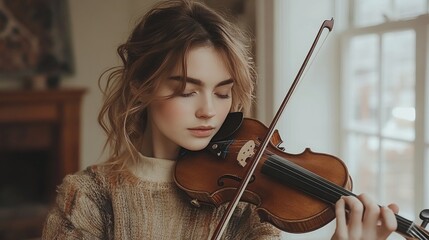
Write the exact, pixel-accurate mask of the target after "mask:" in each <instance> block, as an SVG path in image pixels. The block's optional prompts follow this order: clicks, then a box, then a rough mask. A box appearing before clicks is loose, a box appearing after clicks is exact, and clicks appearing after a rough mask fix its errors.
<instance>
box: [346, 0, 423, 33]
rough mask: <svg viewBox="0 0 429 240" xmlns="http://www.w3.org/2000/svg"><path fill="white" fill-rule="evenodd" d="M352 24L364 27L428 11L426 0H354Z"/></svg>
mask: <svg viewBox="0 0 429 240" xmlns="http://www.w3.org/2000/svg"><path fill="white" fill-rule="evenodd" d="M354 5H355V7H354V9H355V10H354V18H355V19H354V25H355V26H357V27H365V26H371V25H377V24H381V23H384V22H386V21H396V20H401V19H407V18H413V17H417V16H418V15H421V14H425V13H427V12H428V6H427V0H354Z"/></svg>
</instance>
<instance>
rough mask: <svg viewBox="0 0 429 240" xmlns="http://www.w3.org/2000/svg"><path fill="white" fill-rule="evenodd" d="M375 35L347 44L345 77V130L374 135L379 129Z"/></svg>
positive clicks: (376, 38) (377, 45) (376, 37)
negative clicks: (346, 87) (346, 98)
mask: <svg viewBox="0 0 429 240" xmlns="http://www.w3.org/2000/svg"><path fill="white" fill-rule="evenodd" d="M378 39H379V38H378V36H377V35H372V34H371V35H364V36H359V37H355V38H353V39H352V40H351V42H350V57H349V59H348V60H349V61H350V65H349V66H350V71H349V74H348V83H349V85H348V89H347V91H348V94H347V95H348V96H350V105H349V106H350V108H349V109H348V111H349V112H348V114H347V119H348V124H347V125H348V127H349V128H353V129H355V130H356V129H359V130H361V131H365V132H371V133H375V132H376V131H377V126H378V121H377V118H378V115H377V113H378V105H379V99H378V93H377V92H378V82H379V70H378V69H379V67H378V66H379V64H378V60H377V59H378V54H379V44H378Z"/></svg>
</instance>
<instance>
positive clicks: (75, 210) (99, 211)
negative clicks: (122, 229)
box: [42, 168, 112, 239]
mask: <svg viewBox="0 0 429 240" xmlns="http://www.w3.org/2000/svg"><path fill="white" fill-rule="evenodd" d="M107 196H108V194H107V191H106V190H104V187H103V184H102V182H101V181H99V179H98V178H97V176H96V174H95V172H94V171H93V170H92V169H90V168H88V169H86V170H85V171H82V172H79V173H76V174H74V175H69V176H67V177H66V178H64V181H63V183H62V184H61V185H60V186H59V188H58V195H57V199H56V204H55V206H54V207H53V209H52V210H51V212H50V213H49V215H48V217H47V219H46V222H45V226H44V229H43V234H42V239H110V238H111V235H110V233H111V232H112V230H111V229H110V227H111V225H112V224H109V223H111V222H112V220H111V219H112V218H111V217H112V210H111V205H110V203H109V201H108V200H107Z"/></svg>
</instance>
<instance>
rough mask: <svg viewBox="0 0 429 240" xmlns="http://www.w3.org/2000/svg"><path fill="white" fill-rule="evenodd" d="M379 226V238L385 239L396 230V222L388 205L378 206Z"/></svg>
mask: <svg viewBox="0 0 429 240" xmlns="http://www.w3.org/2000/svg"><path fill="white" fill-rule="evenodd" d="M380 217H381V226H380V227H379V231H378V234H377V235H378V238H379V239H386V238H387V237H388V236H389V235H390V234H391V233H392V232H393V231H395V230H396V228H397V226H398V223H397V221H396V217H395V214H394V213H393V211H392V209H390V208H388V207H384V206H383V207H381V208H380Z"/></svg>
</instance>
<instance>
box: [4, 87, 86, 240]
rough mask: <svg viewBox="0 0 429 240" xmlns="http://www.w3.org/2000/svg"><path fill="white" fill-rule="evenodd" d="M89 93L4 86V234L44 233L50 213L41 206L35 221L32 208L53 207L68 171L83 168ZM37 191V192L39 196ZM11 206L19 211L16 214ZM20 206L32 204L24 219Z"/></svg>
mask: <svg viewBox="0 0 429 240" xmlns="http://www.w3.org/2000/svg"><path fill="white" fill-rule="evenodd" d="M84 92H85V91H84V90H83V89H55V90H40V91H34V90H32V91H31V90H8V91H5V90H3V91H0V164H1V165H0V166H1V169H2V170H0V175H1V176H3V177H0V198H1V199H0V238H1V239H8V238H12V237H13V238H31V237H37V236H30V235H31V233H30V232H33V233H32V234H33V235H34V234H35V233H34V232H35V231H36V232H37V231H39V233H38V234H40V231H41V226H42V224H43V222H40V221H41V219H44V217H45V216H44V215H43V214H42V216H41V215H40V211H38V210H37V211H35V212H38V213H39V214H38V216H36V215H37V214H34V215H35V216H34V217H33V219H35V220H34V221H31V219H32V216H31V207H32V206H39V207H40V204H42V205H43V204H45V205H46V206H47V208H48V206H49V204H50V203H51V202H52V201H53V199H54V197H55V188H56V186H57V185H58V184H60V183H61V181H62V179H63V178H64V176H65V175H66V174H69V173H73V172H76V171H78V170H79V162H80V159H79V157H80V118H81V115H80V111H81V110H80V108H81V101H82V97H83V95H84ZM41 175H44V176H41ZM28 178H32V179H28ZM35 181H39V183H36V182H35ZM26 183H27V185H25V184H26ZM14 188H15V189H14ZM35 188H36V190H34V189H35ZM31 192H34V195H35V196H34V199H33V200H31V198H32V197H31V196H30V194H29V193H31ZM8 197H9V199H8ZM31 201H33V202H31ZM8 208H10V209H11V211H12V212H13V211H15V213H14V214H12V215H10V214H9V213H10V211H8ZM13 208H15V209H13ZM19 209H26V210H25V211H24V212H25V213H26V214H25V216H23V217H22V219H21V218H19V217H18V216H17V214H16V211H17V210H18V212H19ZM39 209H40V208H39ZM8 214H9V215H8ZM44 214H45V213H44ZM20 228H22V229H20ZM31 228H33V229H31ZM34 228H36V230H34ZM14 232H16V233H14ZM25 232H28V235H25ZM16 234H21V235H16Z"/></svg>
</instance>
